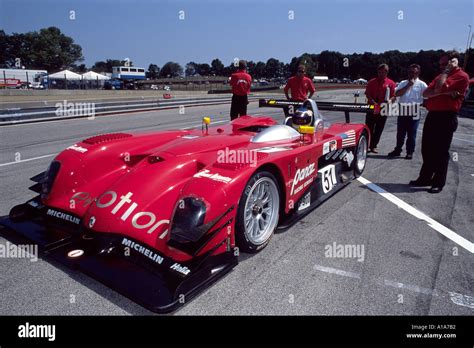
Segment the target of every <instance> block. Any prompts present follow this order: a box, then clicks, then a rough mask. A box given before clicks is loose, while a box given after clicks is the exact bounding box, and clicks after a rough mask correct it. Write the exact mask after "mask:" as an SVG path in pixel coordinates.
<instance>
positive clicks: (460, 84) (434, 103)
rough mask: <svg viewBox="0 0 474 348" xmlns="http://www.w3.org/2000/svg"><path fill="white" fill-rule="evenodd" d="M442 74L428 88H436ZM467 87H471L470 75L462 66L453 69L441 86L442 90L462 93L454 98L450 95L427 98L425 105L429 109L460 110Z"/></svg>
mask: <svg viewBox="0 0 474 348" xmlns="http://www.w3.org/2000/svg"><path fill="white" fill-rule="evenodd" d="M440 76H441V75H438V76H436V78H435V79H434V80H433V81H432V82H431V83H430V85H429V86H428V88H430V89H435V87H436V83H437V82H438V79H439V78H440ZM467 87H469V76H468V75H467V74H466V73H465V72H464V71H463V70H462V69H461V68H457V69H453V70H452V71H450V72H449V74H448V77H447V79H446V81H445V82H444V84H443V86H442V87H441V92H454V91H457V92H459V93H460V94H461V95H460V96H459V97H458V98H456V99H453V98H452V97H451V96H450V95H438V96H436V97H433V98H429V99H427V100H426V102H425V106H426V108H427V109H428V111H455V112H458V111H459V109H460V108H461V106H462V102H463V100H464V94H465V93H466V89H467Z"/></svg>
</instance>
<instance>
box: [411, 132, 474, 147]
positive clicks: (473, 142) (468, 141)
mask: <svg viewBox="0 0 474 348" xmlns="http://www.w3.org/2000/svg"><path fill="white" fill-rule="evenodd" d="M418 133H420V134H422V133H423V131H421V130H419V129H418ZM455 134H456V133H455ZM461 135H464V134H461ZM453 139H456V140H459V141H465V142H467V143H471V144H474V141H472V140H467V139H461V138H458V137H454V136H453Z"/></svg>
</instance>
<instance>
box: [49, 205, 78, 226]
mask: <svg viewBox="0 0 474 348" xmlns="http://www.w3.org/2000/svg"><path fill="white" fill-rule="evenodd" d="M46 215H48V216H53V217H55V218H58V219H61V220H65V221H69V222H72V223H73V224H76V225H79V224H80V223H81V219H79V218H77V217H75V216H72V215H69V214H66V213H63V212H61V211H57V210H54V209H51V208H50V209H48V211H47V212H46Z"/></svg>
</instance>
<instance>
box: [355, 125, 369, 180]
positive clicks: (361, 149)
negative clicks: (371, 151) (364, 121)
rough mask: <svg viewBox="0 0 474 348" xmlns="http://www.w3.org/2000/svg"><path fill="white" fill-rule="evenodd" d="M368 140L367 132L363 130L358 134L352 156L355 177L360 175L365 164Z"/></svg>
mask: <svg viewBox="0 0 474 348" xmlns="http://www.w3.org/2000/svg"><path fill="white" fill-rule="evenodd" d="M367 149H368V140H367V132H366V131H365V130H364V131H363V132H362V134H361V135H360V138H359V141H358V142H357V147H356V150H355V156H354V175H355V177H356V178H358V177H359V176H361V175H362V173H363V172H364V169H365V165H366V164H367Z"/></svg>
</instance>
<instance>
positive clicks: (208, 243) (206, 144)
mask: <svg viewBox="0 0 474 348" xmlns="http://www.w3.org/2000/svg"><path fill="white" fill-rule="evenodd" d="M260 106H265V107H279V108H283V107H285V108H293V107H294V108H299V107H301V106H303V107H305V108H306V109H307V110H309V111H310V112H309V113H306V114H305V115H306V116H308V115H309V116H310V117H311V119H310V120H309V124H306V125H302V126H298V125H297V124H291V122H290V121H291V120H290V119H287V121H286V123H287V124H284V125H280V124H278V123H277V122H276V121H275V120H274V119H272V118H270V117H251V116H243V117H240V118H238V119H236V120H234V121H232V122H230V123H229V124H226V125H224V126H217V127H209V128H208V124H209V119H207V118H205V119H204V121H203V127H202V129H194V130H168V131H159V132H152V133H145V134H129V133H116V134H104V135H98V136H94V137H91V138H88V139H85V140H83V141H81V142H79V143H77V144H74V145H71V146H69V147H68V148H67V149H66V150H64V151H63V152H61V153H60V154H59V155H58V156H57V157H56V158H55V159H54V160H53V161H52V163H51V164H50V165H49V167H48V169H47V170H46V171H45V172H44V173H41V174H38V175H37V176H35V177H33V178H31V179H32V180H33V181H34V182H36V183H35V184H34V185H33V186H31V187H30V189H31V190H33V191H35V192H37V193H38V194H39V195H38V196H36V197H35V198H33V199H31V200H29V201H28V202H26V203H24V204H21V205H18V206H16V207H14V208H13V209H12V210H11V212H10V214H9V217H8V218H5V219H3V220H2V221H0V223H1V224H2V225H3V226H5V227H6V228H7V229H8V230H10V231H13V232H14V233H16V234H20V235H22V236H24V237H26V238H27V239H29V240H31V241H33V242H34V243H37V244H38V245H39V246H40V248H41V249H42V250H43V251H44V253H46V254H47V255H49V256H50V257H52V258H54V259H56V260H59V261H60V262H62V263H64V264H66V265H67V266H70V267H71V268H73V269H77V270H80V271H82V272H84V273H86V274H88V275H90V276H92V277H94V278H96V279H97V280H99V281H101V282H103V283H105V284H106V285H108V286H110V287H111V288H113V289H115V290H116V291H118V292H120V293H122V294H124V295H125V296H127V297H129V298H131V299H132V300H134V301H136V302H138V303H140V304H141V305H143V306H145V307H147V308H148V309H150V310H152V311H156V312H170V311H173V310H174V309H176V308H177V307H178V306H180V305H182V304H183V303H185V302H188V301H189V300H190V299H191V298H192V297H193V296H195V295H196V294H197V293H198V292H200V291H202V290H203V289H204V288H206V287H207V286H209V285H210V284H211V283H213V282H214V281H216V280H217V279H219V278H220V277H222V276H223V275H224V274H226V273H227V272H229V271H230V270H231V269H232V268H233V267H234V266H235V265H236V264H237V263H238V255H239V251H244V252H256V251H258V250H261V249H262V248H264V247H265V246H266V245H267V244H268V242H269V241H270V238H271V237H272V235H273V233H274V232H275V230H277V229H280V230H283V229H286V228H288V227H290V226H291V225H292V224H293V223H295V222H296V221H297V220H298V219H300V218H301V217H303V216H305V215H306V214H307V213H309V212H310V211H311V210H312V209H314V208H315V207H317V206H318V205H319V204H321V203H322V202H323V201H324V200H326V199H328V198H329V197H330V196H331V195H333V194H334V193H335V192H337V191H338V190H340V189H341V188H342V187H344V186H345V185H346V184H347V183H349V182H350V181H351V180H352V179H354V178H356V177H357V176H359V175H360V174H361V173H362V171H363V170H364V167H365V164H366V154H367V144H368V141H369V136H370V135H369V131H368V129H367V128H366V127H365V125H363V124H350V123H336V124H332V125H331V126H329V127H325V126H324V121H323V119H322V117H321V115H320V113H319V110H318V107H317V105H316V103H315V102H314V101H312V100H307V101H306V102H304V103H303V105H302V103H297V102H287V101H279V100H271V99H264V100H260ZM320 108H321V109H322V108H325V109H327V110H338V111H346V112H348V111H359V112H367V111H369V109H368V108H369V107H368V106H361V105H358V104H337V105H336V104H331V103H321V106H320Z"/></svg>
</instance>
